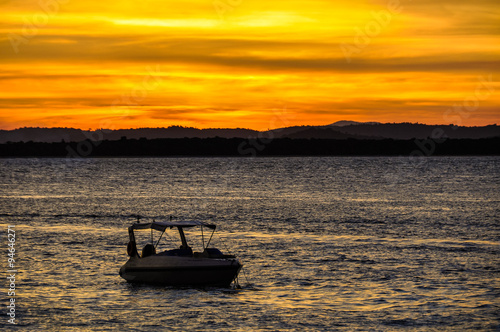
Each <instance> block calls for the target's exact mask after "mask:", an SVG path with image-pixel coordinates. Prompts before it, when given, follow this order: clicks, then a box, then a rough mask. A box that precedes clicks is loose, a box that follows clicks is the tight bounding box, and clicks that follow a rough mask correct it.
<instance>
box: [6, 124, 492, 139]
mask: <svg viewBox="0 0 500 332" xmlns="http://www.w3.org/2000/svg"><path fill="white" fill-rule="evenodd" d="M436 134H437V135H438V137H447V138H457V139H479V138H490V137H500V127H499V126H497V125H490V126H483V127H463V126H461V127H459V126H453V125H425V124H419V123H377V122H365V123H360V122H355V121H339V122H335V123H332V124H330V125H326V126H293V127H285V128H278V129H273V130H269V131H263V132H259V131H256V130H251V129H242V128H236V129H224V128H220V129H215V128H214V129H198V128H193V127H180V126H171V127H168V128H139V129H118V130H108V129H102V130H95V131H87V130H80V129H74V128H19V129H15V130H0V143H6V142H29V141H33V142H48V143H53V142H62V141H64V142H79V141H83V140H85V139H90V140H94V141H101V140H110V141H113V140H119V139H121V138H123V137H125V138H126V139H139V138H146V139H163V138H165V139H166V138H215V137H221V138H257V137H264V138H273V139H274V138H290V139H349V138H352V139H404V140H406V139H412V138H417V139H425V138H428V137H431V138H432V137H435V135H436Z"/></svg>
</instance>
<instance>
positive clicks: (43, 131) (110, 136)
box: [0, 126, 259, 143]
mask: <svg viewBox="0 0 500 332" xmlns="http://www.w3.org/2000/svg"><path fill="white" fill-rule="evenodd" d="M258 134H259V132H258V131H256V130H251V129H240V128H237V129H198V128H192V127H179V126H171V127H168V128H139V129H117V130H109V129H102V130H93V131H88V130H81V129H74V128H19V129H15V130H0V143H6V142H29V141H33V142H46V143H54V142H61V141H65V142H80V141H83V140H86V139H90V140H93V141H100V140H111V141H112V140H119V139H121V138H122V137H125V138H127V139H139V138H147V139H156V138H214V137H222V138H241V137H248V136H251V135H254V136H257V135H258Z"/></svg>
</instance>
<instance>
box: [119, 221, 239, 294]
mask: <svg viewBox="0 0 500 332" xmlns="http://www.w3.org/2000/svg"><path fill="white" fill-rule="evenodd" d="M194 227H200V228H201V234H202V249H203V250H202V251H201V252H196V251H195V252H193V250H192V248H191V247H190V246H189V245H188V243H187V240H186V235H185V232H184V230H185V229H192V228H194ZM204 228H207V229H210V230H212V232H211V235H210V238H209V240H208V241H207V243H206V245H205V237H204V235H203V229H204ZM215 229H216V225H214V224H209V223H205V222H202V221H182V222H172V221H167V222H150V223H140V222H137V223H134V224H132V226H130V227H129V228H128V231H129V237H130V241H129V243H128V245H127V253H128V255H129V256H130V258H129V260H128V261H127V262H126V263H125V265H123V266H122V267H121V269H120V276H121V277H122V278H124V279H125V280H127V281H128V282H136V283H151V284H162V285H173V286H222V287H227V286H229V285H230V284H231V282H233V281H234V280H235V279H236V278H237V277H238V273H239V271H240V269H241V267H242V265H241V264H240V262H239V261H238V259H237V258H236V257H235V256H233V255H225V254H223V253H222V252H221V251H220V250H219V249H217V248H210V247H209V245H210V242H211V240H212V237H213V235H214V232H215ZM140 230H151V241H150V243H147V244H146V245H145V246H144V247H143V249H142V253H141V254H139V252H138V250H137V242H136V236H135V235H136V234H135V232H136V231H140ZM173 230H177V232H178V236H180V240H181V243H182V244H181V246H180V247H179V248H172V249H169V250H165V251H163V252H159V253H157V252H156V248H157V246H158V244H159V242H160V240H161V238H162V236H163V234H165V232H167V231H170V232H172V231H173ZM153 231H159V232H161V235H160V236H159V238H158V240H157V241H156V244H155V243H154V236H153Z"/></svg>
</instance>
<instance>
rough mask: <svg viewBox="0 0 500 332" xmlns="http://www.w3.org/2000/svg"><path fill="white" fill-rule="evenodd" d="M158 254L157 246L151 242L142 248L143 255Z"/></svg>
mask: <svg viewBox="0 0 500 332" xmlns="http://www.w3.org/2000/svg"><path fill="white" fill-rule="evenodd" d="M154 254H156V249H155V246H154V245H152V244H151V243H148V244H146V245H145V246H144V248H142V257H143V258H144V257H148V256H151V255H154Z"/></svg>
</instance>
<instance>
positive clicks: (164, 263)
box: [120, 256, 241, 286]
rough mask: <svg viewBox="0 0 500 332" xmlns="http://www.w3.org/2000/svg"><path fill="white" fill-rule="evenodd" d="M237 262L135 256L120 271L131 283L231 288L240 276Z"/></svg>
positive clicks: (229, 260)
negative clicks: (232, 283)
mask: <svg viewBox="0 0 500 332" xmlns="http://www.w3.org/2000/svg"><path fill="white" fill-rule="evenodd" d="M240 269H241V264H240V263H239V262H238V260H237V259H234V258H232V259H213V258H195V257H169V256H150V257H145V258H138V257H132V258H130V259H129V260H128V262H127V263H125V265H123V266H122V268H121V269H120V275H121V276H122V278H124V279H125V280H127V281H128V282H134V283H151V284H162V285H173V286H184V285H186V286H187V285H190V286H229V285H230V284H231V282H232V281H233V280H234V279H235V278H236V277H237V276H238V272H239V271H240Z"/></svg>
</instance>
